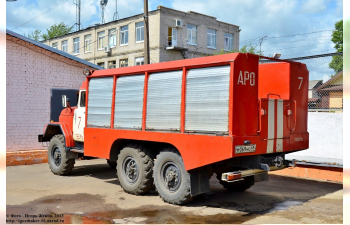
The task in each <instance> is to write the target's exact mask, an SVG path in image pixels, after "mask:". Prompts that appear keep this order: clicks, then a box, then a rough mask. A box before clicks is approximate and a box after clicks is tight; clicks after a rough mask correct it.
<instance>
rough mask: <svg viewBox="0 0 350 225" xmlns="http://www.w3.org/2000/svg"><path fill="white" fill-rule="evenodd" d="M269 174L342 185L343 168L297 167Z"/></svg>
mask: <svg viewBox="0 0 350 225" xmlns="http://www.w3.org/2000/svg"><path fill="white" fill-rule="evenodd" d="M269 174H274V175H281V176H288V177H297V178H303V179H310V180H318V181H330V182H336V183H343V168H338V167H324V166H309V165H307V166H306V165H297V166H296V167H288V168H285V169H282V170H277V171H271V172H269Z"/></svg>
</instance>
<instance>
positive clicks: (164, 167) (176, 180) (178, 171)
mask: <svg viewBox="0 0 350 225" xmlns="http://www.w3.org/2000/svg"><path fill="white" fill-rule="evenodd" d="M153 178H154V183H155V186H156V188H157V191H158V193H159V195H160V197H161V198H162V199H163V201H164V202H168V203H171V204H175V205H182V204H185V203H187V202H189V201H191V200H192V196H191V181H190V174H189V173H188V172H187V171H186V170H185V165H184V162H183V160H182V157H181V156H180V154H179V153H178V152H177V151H176V150H175V149H173V148H168V149H165V150H163V151H161V152H160V153H159V154H158V155H157V159H156V161H155V163H154V169H153Z"/></svg>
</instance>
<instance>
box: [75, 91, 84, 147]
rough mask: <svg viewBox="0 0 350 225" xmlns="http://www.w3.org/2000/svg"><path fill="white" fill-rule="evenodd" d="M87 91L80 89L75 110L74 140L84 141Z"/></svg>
mask: <svg viewBox="0 0 350 225" xmlns="http://www.w3.org/2000/svg"><path fill="white" fill-rule="evenodd" d="M85 93H86V91H85V90H80V92H79V101H78V108H77V109H76V110H74V118H73V139H74V141H80V142H83V141H84V127H85V100H86V95H85Z"/></svg>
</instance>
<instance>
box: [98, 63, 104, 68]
mask: <svg viewBox="0 0 350 225" xmlns="http://www.w3.org/2000/svg"><path fill="white" fill-rule="evenodd" d="M97 65H98V66H100V67H103V68H105V63H104V62H100V63H97Z"/></svg>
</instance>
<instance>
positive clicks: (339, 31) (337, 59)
mask: <svg viewBox="0 0 350 225" xmlns="http://www.w3.org/2000/svg"><path fill="white" fill-rule="evenodd" d="M332 41H333V43H334V44H335V46H334V48H335V49H336V50H337V52H343V20H340V21H338V22H336V23H335V30H334V31H333V34H332ZM329 68H331V69H333V70H334V72H335V74H337V73H338V72H340V71H342V70H343V55H334V56H333V58H332V61H331V62H330V63H329Z"/></svg>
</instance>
